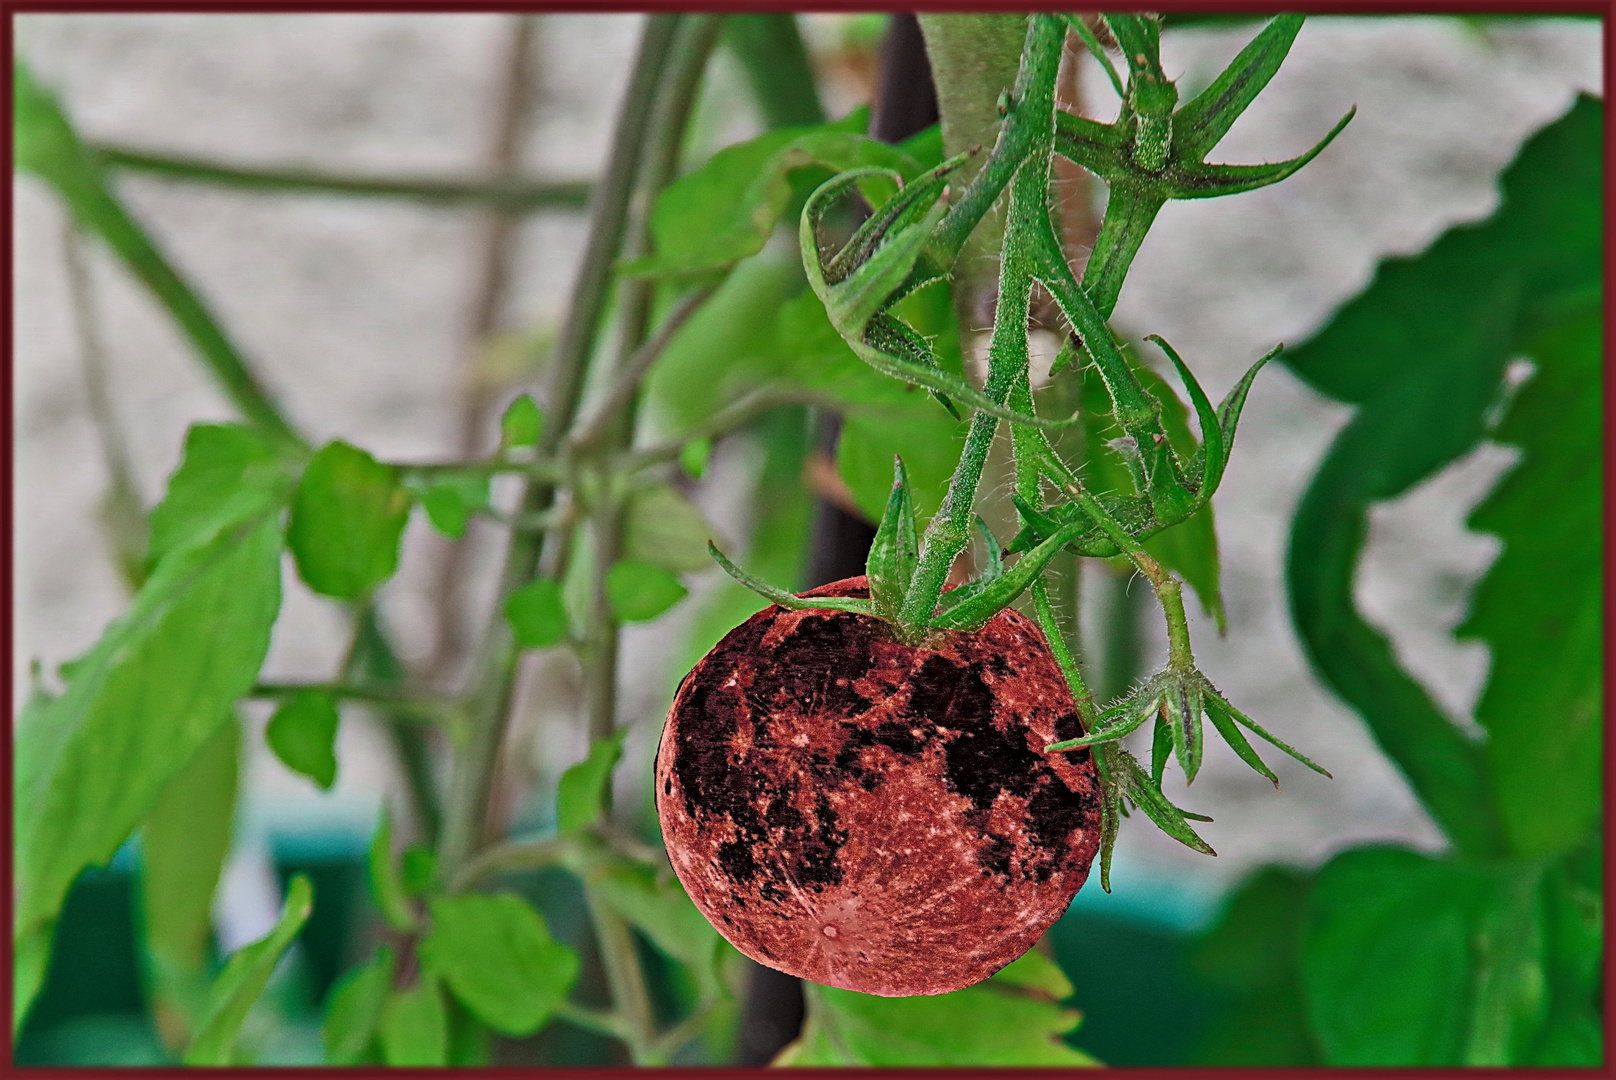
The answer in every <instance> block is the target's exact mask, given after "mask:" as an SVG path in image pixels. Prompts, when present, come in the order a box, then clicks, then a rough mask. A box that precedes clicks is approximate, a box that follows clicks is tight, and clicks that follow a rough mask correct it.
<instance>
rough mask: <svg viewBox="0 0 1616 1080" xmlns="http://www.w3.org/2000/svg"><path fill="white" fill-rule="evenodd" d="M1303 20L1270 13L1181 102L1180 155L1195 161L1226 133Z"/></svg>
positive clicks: (1270, 74) (1270, 73)
mask: <svg viewBox="0 0 1616 1080" xmlns="http://www.w3.org/2000/svg"><path fill="white" fill-rule="evenodd" d="M1302 21H1303V16H1301V15H1297V14H1294V13H1287V14H1283V15H1276V16H1274V17H1273V18H1272V19H1270V20H1269V21H1268V24H1267V25H1266V26H1264V27H1263V28H1262V29H1261V30H1259V31H1258V32H1257V36H1256V37H1254V38H1252V39H1251V41H1250V42H1249V43H1247V45H1246V47H1245V48H1243V49H1241V50H1240V53H1239V55H1238V56H1236V57H1235V58H1234V59H1233V60H1232V61H1231V62H1230V63H1229V66H1228V67H1226V68H1224V69H1223V71H1222V72H1221V73H1220V74H1219V75H1218V77H1217V78H1215V79H1213V80H1212V83H1211V85H1210V86H1208V87H1207V88H1206V89H1205V90H1202V91H1201V92H1200V93H1199V94H1197V95H1196V96H1195V97H1194V98H1192V99H1191V100H1189V101H1187V102H1185V103H1184V106H1183V108H1181V109H1179V110H1178V113H1177V114H1176V115H1175V116H1174V117H1173V121H1174V127H1175V131H1176V135H1177V141H1178V151H1179V153H1180V154H1182V155H1184V156H1185V157H1186V158H1192V159H1194V160H1197V161H1199V160H1200V159H1201V158H1203V157H1205V156H1206V155H1207V154H1208V153H1209V152H1211V150H1212V148H1213V147H1214V146H1216V145H1217V144H1218V143H1219V142H1220V141H1221V140H1222V139H1223V136H1224V135H1226V134H1228V131H1229V128H1230V127H1232V126H1233V125H1234V122H1235V120H1237V119H1238V118H1239V117H1240V114H1241V113H1243V112H1245V111H1246V108H1247V107H1248V106H1249V105H1250V104H1251V103H1252V102H1253V101H1254V100H1256V98H1257V95H1258V94H1260V93H1262V90H1263V87H1265V86H1267V85H1268V80H1270V79H1272V78H1273V77H1274V73H1275V72H1277V71H1278V70H1279V66H1280V64H1282V63H1284V61H1285V56H1286V54H1287V53H1289V52H1290V49H1291V43H1292V42H1294V41H1295V40H1296V35H1297V34H1299V33H1300V32H1301V30H1302Z"/></svg>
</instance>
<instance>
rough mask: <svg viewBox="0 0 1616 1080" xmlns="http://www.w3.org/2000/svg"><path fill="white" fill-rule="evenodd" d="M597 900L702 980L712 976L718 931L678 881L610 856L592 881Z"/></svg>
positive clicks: (713, 974)
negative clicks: (598, 898)
mask: <svg viewBox="0 0 1616 1080" xmlns="http://www.w3.org/2000/svg"><path fill="white" fill-rule="evenodd" d="M594 886H595V888H596V889H597V890H598V891H599V893H600V896H601V899H603V900H605V901H606V904H607V905H608V906H609V907H610V908H611V909H612V910H613V911H615V912H617V914H619V915H621V916H622V917H623V918H624V919H626V920H628V922H629V923H630V924H632V925H633V926H634V927H635V928H636V929H638V930H639V931H640V932H641V933H642V934H644V935H645V936H646V937H647V938H648V939H650V941H651V943H652V944H654V945H655V946H656V947H657V948H659V949H661V950H662V951H663V952H665V953H667V954H668V955H669V956H671V957H673V958H674V959H675V960H680V961H683V962H684V963H686V964H689V965H690V966H691V967H692V968H694V969H695V970H696V972H697V973H698V974H699V975H700V976H701V977H702V978H704V979H707V978H712V977H716V972H714V971H713V961H714V959H715V957H716V956H717V952H716V948H717V945H718V940H719V938H718V931H716V930H714V929H713V927H712V924H711V923H709V922H708V921H707V918H706V916H704V915H702V913H701V912H700V911H697V910H696V905H695V904H693V903H691V902H690V898H689V897H688V896H686V895H685V891H684V889H683V888H681V887H680V885H679V879H678V878H676V877H674V876H673V875H672V874H671V873H662V874H658V873H657V872H656V871H655V870H653V869H651V868H650V867H649V866H645V865H643V864H641V863H631V862H628V861H626V860H621V859H614V860H612V861H611V862H610V863H609V864H608V868H607V869H606V870H605V871H604V872H602V873H601V874H600V875H599V876H598V877H597V878H595V879H594Z"/></svg>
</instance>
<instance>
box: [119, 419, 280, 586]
mask: <svg viewBox="0 0 1616 1080" xmlns="http://www.w3.org/2000/svg"><path fill="white" fill-rule="evenodd" d="M295 481H296V473H295V471H294V465H293V463H292V461H291V459H290V457H289V455H288V454H287V453H286V450H285V447H284V446H283V445H281V444H278V443H276V442H274V441H272V440H270V439H269V438H268V437H266V436H264V435H263V434H261V433H259V432H258V431H256V430H254V429H253V428H250V427H247V426H246V425H244V424H193V425H192V426H191V428H190V430H188V431H187V432H186V433H185V450H184V452H183V455H182V457H181V458H180V465H179V468H177V469H175V470H174V475H172V476H171V477H169V480H168V491H167V493H166V494H164V496H163V501H162V502H160V503H158V504H157V506H156V507H155V508H153V510H152V512H151V519H150V521H151V544H150V547H149V548H148V560H149V562H150V564H151V565H153V566H155V565H156V564H157V563H158V562H159V561H161V560H162V558H163V557H164V556H165V555H167V554H168V553H169V552H171V551H177V550H179V549H181V548H185V547H190V546H193V545H195V544H198V543H204V542H206V541H207V540H209V539H211V538H212V537H214V536H216V535H218V533H219V532H220V530H222V529H228V528H231V527H232V526H235V525H239V524H241V523H242V522H244V521H250V520H252V519H253V518H256V517H259V516H261V515H263V514H265V513H268V512H270V511H271V510H272V509H274V508H275V507H278V506H279V505H281V504H282V503H284V502H285V501H286V498H287V496H288V495H290V494H291V491H292V486H293V484H294V483H295Z"/></svg>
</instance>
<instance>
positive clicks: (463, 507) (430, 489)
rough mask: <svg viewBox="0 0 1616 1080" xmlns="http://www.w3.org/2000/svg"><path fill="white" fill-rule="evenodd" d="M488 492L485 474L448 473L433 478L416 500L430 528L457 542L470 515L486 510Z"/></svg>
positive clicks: (489, 486)
mask: <svg viewBox="0 0 1616 1080" xmlns="http://www.w3.org/2000/svg"><path fill="white" fill-rule="evenodd" d="M490 488H491V485H490V482H489V477H488V474H487V473H447V474H444V475H442V476H435V477H433V478H432V480H431V481H430V482H429V483H427V484H426V485H424V486H423V487H422V488H421V489H420V493H419V495H418V496H417V497H418V498H419V499H420V501H421V509H422V510H425V511H426V516H427V520H428V521H430V522H431V523H432V527H433V528H434V529H436V530H438V531H439V532H440V533H442V534H443V535H445V536H447V537H449V538H451V539H456V540H458V539H459V538H460V537H461V536H464V535H465V532H466V523H467V522H468V521H470V520H471V515H472V514H473V513H475V512H476V511H478V510H487V509H488V506H489V503H490V501H491V499H492V493H491V490H490Z"/></svg>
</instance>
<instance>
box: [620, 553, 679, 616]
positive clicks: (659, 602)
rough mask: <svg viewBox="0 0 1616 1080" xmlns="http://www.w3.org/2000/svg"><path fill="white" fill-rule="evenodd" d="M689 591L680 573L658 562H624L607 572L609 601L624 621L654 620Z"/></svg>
mask: <svg viewBox="0 0 1616 1080" xmlns="http://www.w3.org/2000/svg"><path fill="white" fill-rule="evenodd" d="M688 592H689V590H687V589H686V588H685V587H684V585H683V584H682V583H681V582H680V581H679V577H678V575H677V574H675V573H674V572H673V571H672V570H669V569H668V568H667V567H664V566H658V565H657V564H656V563H651V562H643V561H640V560H636V559H624V560H623V561H622V562H619V563H617V564H615V565H614V566H613V567H612V568H611V569H610V570H608V571H607V572H606V601H607V603H608V604H610V605H611V609H612V615H613V616H615V617H616V618H617V619H619V620H621V621H622V622H647V621H649V620H651V619H654V618H656V617H657V616H658V615H661V614H662V613H663V612H665V611H667V610H668V609H669V608H671V607H673V605H675V604H677V603H678V602H679V601H681V600H683V599H684V598H685V596H686V595H687V594H688Z"/></svg>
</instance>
